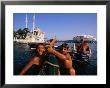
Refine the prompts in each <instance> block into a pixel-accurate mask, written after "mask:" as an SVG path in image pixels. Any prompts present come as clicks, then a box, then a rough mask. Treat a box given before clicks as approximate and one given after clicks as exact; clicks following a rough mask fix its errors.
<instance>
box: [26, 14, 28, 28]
mask: <svg viewBox="0 0 110 88" xmlns="http://www.w3.org/2000/svg"><path fill="white" fill-rule="evenodd" d="M27 24H28V19H27V14H26V28H28V27H27Z"/></svg>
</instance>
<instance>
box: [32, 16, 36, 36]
mask: <svg viewBox="0 0 110 88" xmlns="http://www.w3.org/2000/svg"><path fill="white" fill-rule="evenodd" d="M32 24H33V29H32V30H33V31H32V33H33V34H34V28H35V14H34V15H33V21H32Z"/></svg>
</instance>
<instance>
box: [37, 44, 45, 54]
mask: <svg viewBox="0 0 110 88" xmlns="http://www.w3.org/2000/svg"><path fill="white" fill-rule="evenodd" d="M37 52H38V53H39V55H42V54H43V53H44V52H45V47H44V46H43V45H39V46H38V47H37Z"/></svg>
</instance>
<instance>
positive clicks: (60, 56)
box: [47, 46, 66, 60]
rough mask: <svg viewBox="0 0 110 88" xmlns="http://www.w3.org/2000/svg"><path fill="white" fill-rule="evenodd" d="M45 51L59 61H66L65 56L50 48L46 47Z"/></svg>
mask: <svg viewBox="0 0 110 88" xmlns="http://www.w3.org/2000/svg"><path fill="white" fill-rule="evenodd" d="M47 51H48V52H49V53H51V54H53V55H55V56H57V57H58V58H59V59H60V60H66V56H65V55H63V54H61V53H59V52H58V51H56V50H55V49H53V48H52V47H51V46H48V48H47Z"/></svg>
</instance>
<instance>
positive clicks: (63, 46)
mask: <svg viewBox="0 0 110 88" xmlns="http://www.w3.org/2000/svg"><path fill="white" fill-rule="evenodd" d="M63 48H67V49H69V46H68V44H67V43H63V44H62V45H61V46H60V50H62V49H63Z"/></svg>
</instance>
